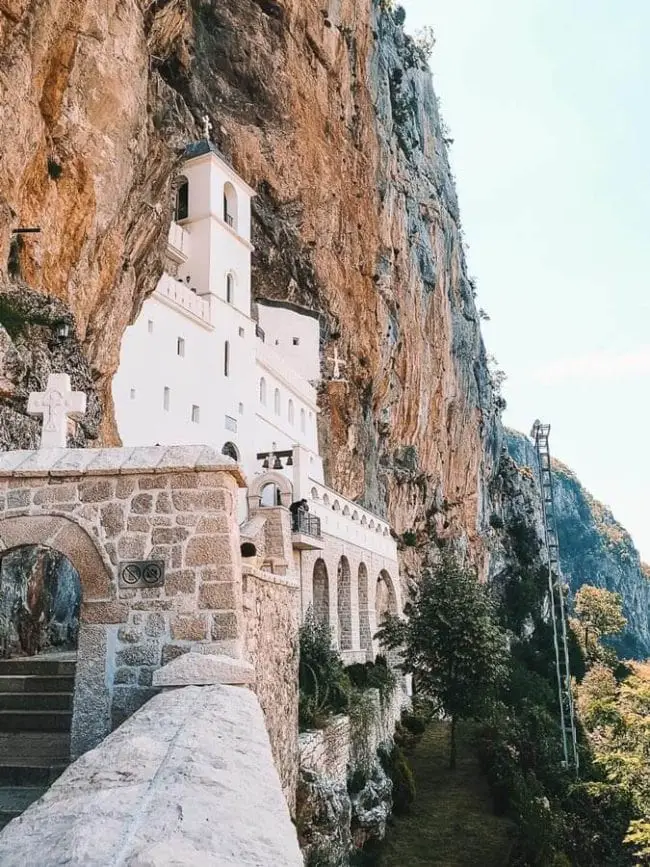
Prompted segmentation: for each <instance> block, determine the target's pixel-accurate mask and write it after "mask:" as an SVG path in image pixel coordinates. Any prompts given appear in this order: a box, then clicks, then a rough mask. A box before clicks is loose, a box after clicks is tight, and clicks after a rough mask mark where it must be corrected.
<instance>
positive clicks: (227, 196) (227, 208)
mask: <svg viewBox="0 0 650 867" xmlns="http://www.w3.org/2000/svg"><path fill="white" fill-rule="evenodd" d="M223 219H224V222H226V223H227V224H228V225H229V226H230V227H231V228H232V229H235V231H237V192H236V190H235V188H234V187H233V185H232V184H231V183H230V181H227V182H226V183H225V184H224V187H223Z"/></svg>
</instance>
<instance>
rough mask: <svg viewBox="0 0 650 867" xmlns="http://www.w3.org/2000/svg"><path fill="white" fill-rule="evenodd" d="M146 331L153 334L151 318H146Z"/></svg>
mask: <svg viewBox="0 0 650 867" xmlns="http://www.w3.org/2000/svg"><path fill="white" fill-rule="evenodd" d="M147 331H148V332H149V334H153V319H148V320H147Z"/></svg>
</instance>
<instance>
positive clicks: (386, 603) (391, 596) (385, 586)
mask: <svg viewBox="0 0 650 867" xmlns="http://www.w3.org/2000/svg"><path fill="white" fill-rule="evenodd" d="M397 613H398V611H397V596H396V594H395V588H394V586H393V579H392V578H391V577H390V575H389V574H388V572H387V571H386V570H385V569H382V570H381V572H380V573H379V576H378V578H377V587H376V590H375V614H376V616H377V626H381V624H382V622H383V621H384V620H385V619H386V616H387V615H388V614H397Z"/></svg>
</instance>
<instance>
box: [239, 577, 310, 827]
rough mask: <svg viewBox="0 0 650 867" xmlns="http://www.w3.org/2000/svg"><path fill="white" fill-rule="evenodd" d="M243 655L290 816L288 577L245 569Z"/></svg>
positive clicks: (294, 751)
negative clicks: (251, 670)
mask: <svg viewBox="0 0 650 867" xmlns="http://www.w3.org/2000/svg"><path fill="white" fill-rule="evenodd" d="M243 598H244V624H245V636H246V650H247V652H248V657H249V659H250V661H251V662H252V663H253V666H254V668H255V680H254V684H253V689H254V690H255V693H256V695H257V697H258V699H259V701H260V704H261V705H262V709H263V711H264V715H265V717H266V726H267V729H268V732H269V736H270V739H271V747H272V750H273V757H274V759H275V764H276V767H277V769H278V772H279V774H280V779H281V780H282V787H283V789H284V793H285V796H286V798H287V802H288V804H289V806H290V808H291V810H292V811H293V807H294V804H295V799H296V784H297V780H298V617H299V609H298V606H299V601H300V585H299V582H298V581H297V580H296V579H295V578H294V577H292V576H283V575H271V574H270V573H268V572H262V571H260V570H258V569H253V568H249V567H247V568H246V569H245V570H244V577H243Z"/></svg>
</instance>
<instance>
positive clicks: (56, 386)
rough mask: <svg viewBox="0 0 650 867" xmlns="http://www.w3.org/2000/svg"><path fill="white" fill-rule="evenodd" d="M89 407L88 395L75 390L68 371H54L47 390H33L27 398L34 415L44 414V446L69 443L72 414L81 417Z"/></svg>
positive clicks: (61, 446)
mask: <svg viewBox="0 0 650 867" xmlns="http://www.w3.org/2000/svg"><path fill="white" fill-rule="evenodd" d="M85 411H86V395H85V394H84V392H83V391H72V389H71V387H70V377H69V376H68V374H67V373H51V374H50V375H49V376H48V378H47V388H46V389H45V391H32V392H31V393H30V395H29V400H28V402H27V412H28V413H29V414H30V415H42V416H43V433H42V435H41V446H40V447H41V448H42V449H57V448H65V447H66V434H67V432H68V416H69V417H70V418H76V419H78V418H81V416H82V415H83V414H84V412H85Z"/></svg>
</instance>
